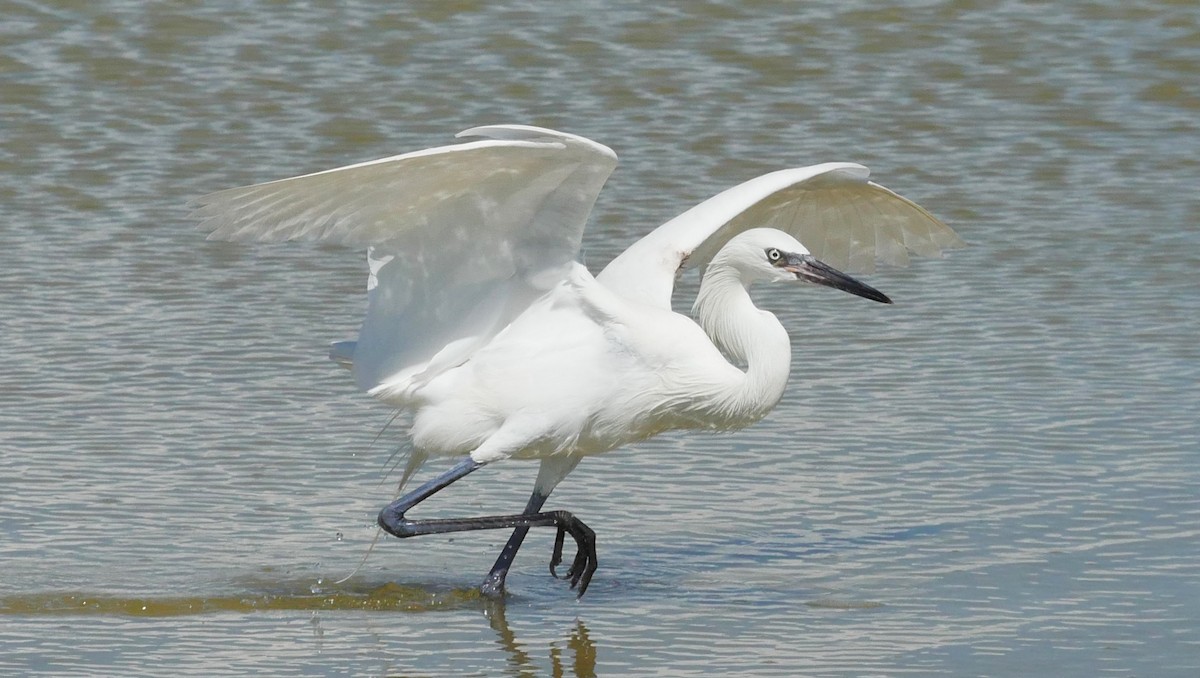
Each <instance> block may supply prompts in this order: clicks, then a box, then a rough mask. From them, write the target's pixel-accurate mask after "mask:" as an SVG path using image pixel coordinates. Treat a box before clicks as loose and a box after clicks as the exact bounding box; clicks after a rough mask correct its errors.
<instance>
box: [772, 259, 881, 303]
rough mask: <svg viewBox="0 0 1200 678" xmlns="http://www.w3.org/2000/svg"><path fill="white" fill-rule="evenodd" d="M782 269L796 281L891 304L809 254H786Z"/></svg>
mask: <svg viewBox="0 0 1200 678" xmlns="http://www.w3.org/2000/svg"><path fill="white" fill-rule="evenodd" d="M783 269H784V270H785V271H790V272H791V273H794V274H795V275H796V279H797V280H804V281H807V282H811V283H816V284H818V285H825V286H826V287H832V288H834V289H839V290H842V291H843V292H849V293H850V294H854V295H858V296H860V297H863V298H864V299H870V300H871V301H878V302H880V303H882V304H890V303H892V300H891V299H888V298H887V295H886V294H884V293H883V292H880V291H879V290H877V289H875V288H874V287H871V286H870V285H866V284H864V283H860V282H859V281H857V280H855V279H854V278H851V277H850V276H848V275H846V274H845V273H842V272H841V271H839V270H837V269H836V268H833V267H832V266H830V265H828V264H825V263H822V262H820V261H817V259H816V258H815V257H813V256H812V255H811V254H788V255H787V261H786V262H785V263H784V265H783Z"/></svg>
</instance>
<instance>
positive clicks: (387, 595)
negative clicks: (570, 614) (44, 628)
mask: <svg viewBox="0 0 1200 678" xmlns="http://www.w3.org/2000/svg"><path fill="white" fill-rule="evenodd" d="M481 600H482V595H481V594H480V593H479V591H478V590H477V589H473V588H472V589H452V590H448V591H430V590H429V589H426V588H421V587H417V586H402V585H399V584H393V583H388V584H383V585H381V586H378V587H375V588H372V589H368V590H362V591H354V590H338V591H329V592H324V593H303V594H301V593H246V594H241V595H216V596H149V597H140V596H117V595H107V594H90V593H81V592H67V593H61V592H57V593H56V592H49V593H33V594H21V595H14V596H6V597H4V598H0V615H80V614H89V615H90V614H97V615H123V616H133V617H176V616H186V615H196V614H211V613H216V612H237V613H247V612H269V611H278V610H311V611H314V612H317V611H327V610H365V611H372V612H390V611H394V612H429V611H433V610H443V609H456V608H461V607H472V606H476V605H480V604H481Z"/></svg>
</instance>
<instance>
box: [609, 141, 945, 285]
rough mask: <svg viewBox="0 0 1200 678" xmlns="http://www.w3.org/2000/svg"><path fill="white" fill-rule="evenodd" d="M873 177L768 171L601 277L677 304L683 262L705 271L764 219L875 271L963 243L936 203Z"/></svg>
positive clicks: (672, 226)
mask: <svg viewBox="0 0 1200 678" xmlns="http://www.w3.org/2000/svg"><path fill="white" fill-rule="evenodd" d="M869 175H870V172H869V170H867V168H866V167H863V166H862V165H858V164H854V163H844V162H843V163H825V164H822V165H813V166H810V167H800V168H796V169H789V170H781V171H778V172H772V173H770V174H764V175H763V176H760V177H758V178H756V179H752V180H750V181H747V182H745V183H743V184H740V185H738V186H734V187H733V188H731V189H729V190H727V191H724V192H723V193H720V194H718V195H716V196H714V197H712V198H710V199H708V200H706V201H704V202H702V203H700V204H699V205H697V206H696V207H693V208H692V209H690V210H688V211H687V212H684V213H683V214H681V215H679V216H678V217H676V218H675V219H672V220H671V221H668V222H667V223H665V224H663V225H662V226H660V227H658V228H657V229H655V230H654V231H652V232H650V233H649V234H648V235H646V236H645V237H643V238H642V239H641V240H639V241H637V242H636V243H634V244H633V245H631V246H630V247H629V248H628V249H627V250H625V251H624V252H622V253H621V254H620V256H618V257H617V258H616V259H613V260H612V262H610V263H609V265H608V266H607V267H606V268H605V269H604V270H603V271H601V273H600V275H599V276H597V278H596V279H597V280H599V281H600V282H601V283H603V284H604V285H606V286H607V287H608V288H609V289H612V290H613V291H615V292H617V293H619V294H621V295H622V296H625V297H626V298H629V299H634V300H638V301H642V302H645V303H650V304H654V305H657V306H659V307H662V308H670V303H671V302H670V299H671V292H672V290H673V288H674V282H675V277H676V275H677V274H678V273H679V271H680V270H681V269H682V268H684V267H689V268H699V269H700V270H701V271H703V268H704V267H705V266H706V265H707V264H708V262H709V261H710V260H711V259H712V257H713V255H714V254H716V253H717V251H718V250H719V249H720V248H721V247H723V246H724V245H725V243H726V242H728V241H729V239H730V238H732V237H733V236H735V235H737V234H738V233H741V232H742V231H745V230H748V229H751V228H757V227H763V226H766V227H771V228H776V229H779V230H781V231H786V232H787V233H790V234H792V235H793V236H795V238H796V239H797V240H799V241H800V242H801V243H803V244H804V246H805V247H807V248H808V250H809V251H810V252H811V253H812V254H813V255H814V256H816V257H817V258H818V259H821V260H822V261H824V262H826V263H828V264H829V265H831V266H833V267H835V268H840V269H843V270H845V271H847V272H850V273H869V272H872V271H874V270H875V265H876V263H878V262H882V263H885V264H888V265H894V266H905V265H907V264H908V260H909V253H910V252H912V253H915V254H918V255H921V256H938V255H939V254H940V253H941V252H942V251H943V250H946V249H950V248H954V247H961V246H962V245H963V242H962V240H961V239H959V237H958V235H957V234H956V233H955V232H954V231H953V230H951V229H950V228H949V227H948V226H946V225H945V224H943V223H942V222H941V221H939V220H938V219H937V218H936V217H934V216H933V215H932V214H930V213H929V212H928V211H926V210H925V209H923V208H922V207H920V206H919V205H917V204H916V203H914V202H912V201H910V200H908V199H906V198H903V197H901V196H899V195H897V194H896V193H894V192H892V191H891V190H889V189H887V188H884V187H883V186H880V185H879V184H876V183H874V182H871V181H868V176H869Z"/></svg>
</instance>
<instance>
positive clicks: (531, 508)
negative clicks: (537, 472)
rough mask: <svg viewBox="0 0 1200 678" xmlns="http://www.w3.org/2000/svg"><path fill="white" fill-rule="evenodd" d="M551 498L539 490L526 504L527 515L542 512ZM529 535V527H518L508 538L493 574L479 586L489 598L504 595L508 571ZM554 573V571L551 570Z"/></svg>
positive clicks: (492, 571)
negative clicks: (543, 506)
mask: <svg viewBox="0 0 1200 678" xmlns="http://www.w3.org/2000/svg"><path fill="white" fill-rule="evenodd" d="M549 497H550V493H549V492H547V493H546V494H542V493H541V492H538V491H537V490H534V491H533V494H531V495H530V496H529V503H527V504H525V515H530V514H533V513H537V512H538V511H541V510H542V505H544V504H545V503H546V499H548V498H549ZM527 534H529V528H528V527H518V528H517V529H515V530H513V533H512V536H511V537H509V538H508V543H506V544H505V545H504V548H503V549H501V551H500V556H499V557H498V558H496V564H495V565H492V570H491V572H488V575H487V577H485V578H484V580H483V583H482V584H480V585H479V591H480V593H482V594H483V595H485V596H488V597H492V598H494V597H497V596H500V595H502V594H503V593H504V580H505V578H506V577H508V570H509V568H511V567H512V564H513V560H515V559H516V557H517V551H518V550H520V548H521V544H522V543H524V541H525V535H527ZM551 572H552V573H553V569H552V570H551Z"/></svg>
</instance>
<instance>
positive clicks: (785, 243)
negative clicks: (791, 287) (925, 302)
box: [710, 228, 892, 304]
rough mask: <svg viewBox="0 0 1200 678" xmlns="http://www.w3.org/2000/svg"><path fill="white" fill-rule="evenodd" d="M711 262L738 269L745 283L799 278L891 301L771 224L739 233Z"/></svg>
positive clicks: (869, 297) (865, 296) (863, 295)
mask: <svg viewBox="0 0 1200 678" xmlns="http://www.w3.org/2000/svg"><path fill="white" fill-rule="evenodd" d="M710 265H724V266H728V267H731V268H733V269H735V270H737V271H738V273H739V274H740V275H741V278H742V280H743V281H744V282H745V283H746V284H750V283H754V282H758V281H765V282H781V281H795V280H802V281H804V282H810V283H816V284H818V285H825V286H827V287H833V288H835V289H839V290H842V291H843V292H849V293H850V294H854V295H857V296H860V297H863V298H865V299H871V300H872V301H878V302H881V303H884V304H890V303H892V300H891V299H888V297H887V295H885V294H884V293H883V292H880V291H879V290H877V289H875V288H874V287H871V286H870V285H867V284H864V283H861V282H859V281H857V280H855V279H854V278H851V277H850V276H848V275H846V274H845V273H842V272H841V271H838V270H837V269H835V268H833V267H832V266H829V265H828V264H825V263H822V262H821V261H818V260H817V258H816V257H814V256H813V255H812V254H810V253H809V251H808V249H807V248H806V247H805V246H804V245H801V244H800V241H798V240H796V239H795V238H793V237H792V236H790V235H788V234H787V233H784V232H783V231H779V230H776V229H773V228H753V229H750V230H748V231H745V232H743V233H740V234H738V235H737V236H735V237H734V238H732V239H731V240H730V241H729V242H728V243H726V244H725V247H723V248H721V251H720V252H718V253H717V256H715V257H713V261H712V264H710Z"/></svg>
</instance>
